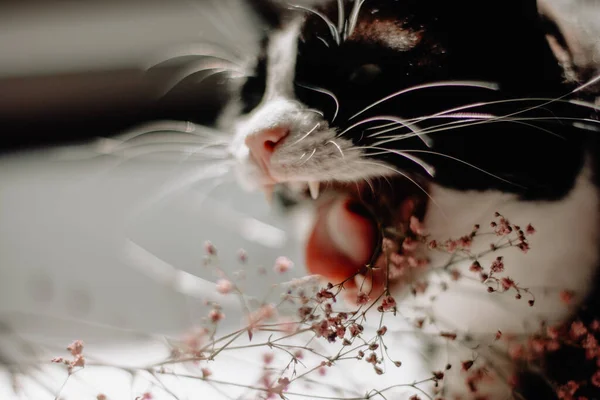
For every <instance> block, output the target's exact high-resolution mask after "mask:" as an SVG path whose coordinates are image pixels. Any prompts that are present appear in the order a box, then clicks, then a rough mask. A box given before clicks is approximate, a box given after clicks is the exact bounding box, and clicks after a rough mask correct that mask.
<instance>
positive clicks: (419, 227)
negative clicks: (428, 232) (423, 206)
mask: <svg viewBox="0 0 600 400" xmlns="http://www.w3.org/2000/svg"><path fill="white" fill-rule="evenodd" d="M409 227H410V230H411V231H412V232H413V233H416V234H417V235H421V236H423V235H424V234H425V227H424V226H423V224H422V223H421V221H419V219H418V218H417V217H415V216H414V215H413V216H411V217H410V224H409Z"/></svg>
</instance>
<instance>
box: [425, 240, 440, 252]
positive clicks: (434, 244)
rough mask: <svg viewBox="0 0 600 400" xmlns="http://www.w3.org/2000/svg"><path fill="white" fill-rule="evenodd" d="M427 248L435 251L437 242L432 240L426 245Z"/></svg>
mask: <svg viewBox="0 0 600 400" xmlns="http://www.w3.org/2000/svg"><path fill="white" fill-rule="evenodd" d="M427 246H428V247H429V249H431V250H433V249H437V247H438V242H437V241H435V240H432V241H430V242H429V243H428V245H427Z"/></svg>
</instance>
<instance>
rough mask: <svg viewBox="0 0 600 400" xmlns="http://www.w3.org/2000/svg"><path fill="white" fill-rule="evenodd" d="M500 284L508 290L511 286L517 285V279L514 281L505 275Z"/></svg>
mask: <svg viewBox="0 0 600 400" xmlns="http://www.w3.org/2000/svg"><path fill="white" fill-rule="evenodd" d="M500 284H501V285H502V289H504V290H508V289H510V288H511V287H513V286H515V281H513V280H512V279H510V278H509V277H504V278H502V279H500Z"/></svg>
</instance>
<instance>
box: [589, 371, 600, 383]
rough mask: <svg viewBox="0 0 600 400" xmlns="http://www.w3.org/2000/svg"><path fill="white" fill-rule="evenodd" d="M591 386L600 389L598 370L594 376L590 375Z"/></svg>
mask: <svg viewBox="0 0 600 400" xmlns="http://www.w3.org/2000/svg"><path fill="white" fill-rule="evenodd" d="M591 381H592V385H594V386H596V387H600V370H598V371H596V372H595V373H594V375H592V379H591Z"/></svg>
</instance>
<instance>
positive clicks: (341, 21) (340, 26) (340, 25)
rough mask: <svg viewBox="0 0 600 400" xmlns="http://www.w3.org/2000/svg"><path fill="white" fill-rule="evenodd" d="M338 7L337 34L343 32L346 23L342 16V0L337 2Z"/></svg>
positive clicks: (344, 17)
mask: <svg viewBox="0 0 600 400" xmlns="http://www.w3.org/2000/svg"><path fill="white" fill-rule="evenodd" d="M337 6H338V25H337V30H338V32H343V31H344V23H345V22H346V16H345V15H344V0H337Z"/></svg>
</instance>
